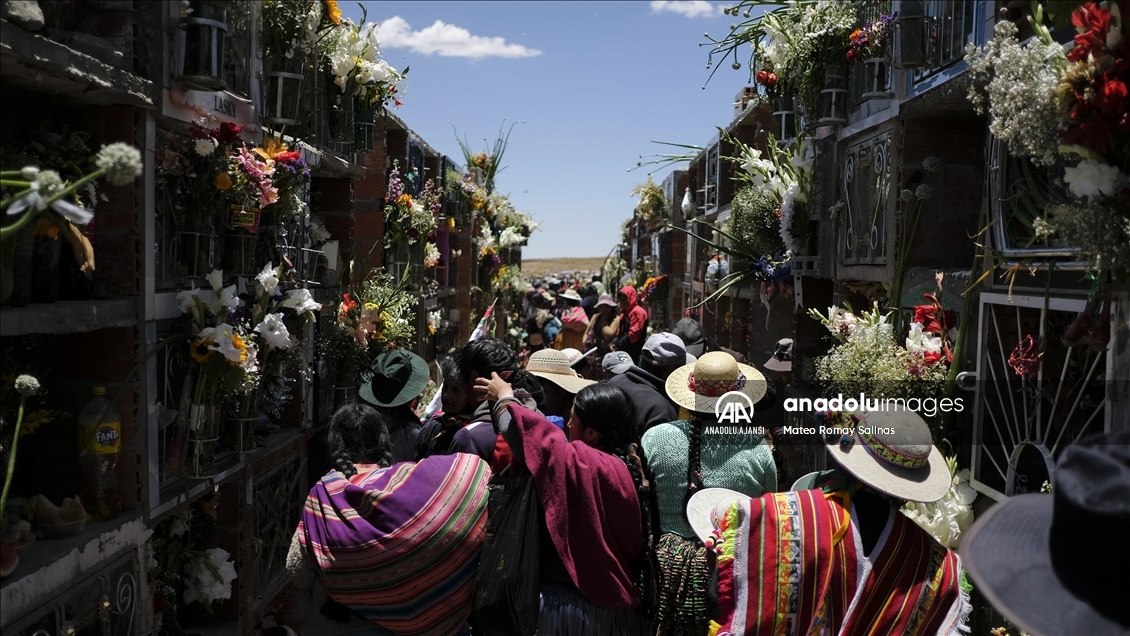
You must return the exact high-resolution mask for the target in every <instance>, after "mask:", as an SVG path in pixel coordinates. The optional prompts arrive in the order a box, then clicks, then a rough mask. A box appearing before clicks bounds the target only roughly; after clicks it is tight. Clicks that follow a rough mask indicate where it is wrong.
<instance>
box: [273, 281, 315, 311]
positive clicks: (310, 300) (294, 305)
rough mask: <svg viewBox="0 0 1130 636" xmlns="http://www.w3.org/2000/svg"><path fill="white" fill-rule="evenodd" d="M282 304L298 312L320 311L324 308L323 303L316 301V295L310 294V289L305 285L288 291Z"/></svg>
mask: <svg viewBox="0 0 1130 636" xmlns="http://www.w3.org/2000/svg"><path fill="white" fill-rule="evenodd" d="M282 306H283V307H288V308H290V309H293V310H295V311H297V312H298V313H302V312H304V311H320V310H321V309H322V305H321V303H316V302H314V297H313V296H311V295H310V290H309V289H306V288H305V287H299V288H298V289H292V290H290V291H288V292H287V293H286V298H285V299H284V300H283V301H282Z"/></svg>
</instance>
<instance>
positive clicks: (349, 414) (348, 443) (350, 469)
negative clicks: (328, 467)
mask: <svg viewBox="0 0 1130 636" xmlns="http://www.w3.org/2000/svg"><path fill="white" fill-rule="evenodd" d="M326 448H327V450H329V454H330V456H331V457H332V458H333V460H334V465H336V466H337V469H338V470H339V471H341V474H343V475H345V476H346V478H349V477H352V476H354V475H356V474H357V468H356V467H355V466H354V465H353V462H354V461H355V460H357V461H360V460H365V461H367V462H372V463H375V464H377V465H379V466H381V467H382V468H383V467H387V466H389V465H391V464H392V444H391V443H390V441H389V435H388V429H387V428H386V427H385V425H384V422H383V421H382V418H381V416H380V414H379V413H377V411H376V409H374V408H373V407H371V406H369V405H367V404H362V403H359V402H358V403H354V404H346V405H345V406H343V407H341V408H340V409H338V410H337V412H335V413H334V414H333V417H332V418H330V425H329V426H328V427H327V430H326Z"/></svg>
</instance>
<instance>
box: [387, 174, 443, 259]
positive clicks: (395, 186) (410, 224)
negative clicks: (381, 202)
mask: <svg viewBox="0 0 1130 636" xmlns="http://www.w3.org/2000/svg"><path fill="white" fill-rule="evenodd" d="M439 205H440V192H439V190H438V189H437V188H436V186H435V185H434V180H431V179H429V180H428V182H427V183H425V184H424V189H423V191H422V192H421V194H420V196H419V198H414V197H413V196H412V195H411V194H409V193H407V192H405V190H404V181H403V179H402V178H401V176H400V162H398V161H393V162H392V170H391V171H390V172H389V175H388V191H387V193H386V195H385V223H386V224H387V225H386V228H387V229H386V232H385V249H390V248H392V246H393V245H396V244H397V243H405V242H406V243H407V244H409V245H411V244H414V243H415V242H416V241H418V240H420V237H424V238H427V237H429V236H431V234H432V233H433V232H435V229H436V219H435V211H438V208H439Z"/></svg>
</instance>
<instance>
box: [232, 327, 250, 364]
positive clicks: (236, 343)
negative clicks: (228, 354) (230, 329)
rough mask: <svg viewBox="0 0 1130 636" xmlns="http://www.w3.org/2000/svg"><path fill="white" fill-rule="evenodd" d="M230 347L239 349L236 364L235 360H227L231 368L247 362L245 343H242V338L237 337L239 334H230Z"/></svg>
mask: <svg viewBox="0 0 1130 636" xmlns="http://www.w3.org/2000/svg"><path fill="white" fill-rule="evenodd" d="M231 346H233V347H235V348H236V349H239V362H236V361H235V360H228V363H229V364H231V365H232V366H235V365H237V364H241V363H243V362H246V361H247V343H246V342H244V341H243V338H240V337H239V334H232V337H231Z"/></svg>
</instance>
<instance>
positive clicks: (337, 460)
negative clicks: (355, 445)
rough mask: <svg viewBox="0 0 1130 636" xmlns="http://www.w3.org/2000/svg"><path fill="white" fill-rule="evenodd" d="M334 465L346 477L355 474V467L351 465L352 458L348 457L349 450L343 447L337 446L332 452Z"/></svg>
mask: <svg viewBox="0 0 1130 636" xmlns="http://www.w3.org/2000/svg"><path fill="white" fill-rule="evenodd" d="M334 465H335V466H337V469H338V470H339V471H341V474H343V475H345V478H346V479H349V478H350V477H353V476H354V475H356V474H357V467H356V466H354V465H353V460H352V459H351V458H350V457H349V451H347V450H345V449H344V448H339V449H338V450H337V451H336V452H335V453H334Z"/></svg>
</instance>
